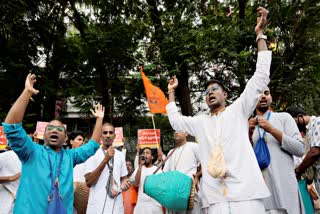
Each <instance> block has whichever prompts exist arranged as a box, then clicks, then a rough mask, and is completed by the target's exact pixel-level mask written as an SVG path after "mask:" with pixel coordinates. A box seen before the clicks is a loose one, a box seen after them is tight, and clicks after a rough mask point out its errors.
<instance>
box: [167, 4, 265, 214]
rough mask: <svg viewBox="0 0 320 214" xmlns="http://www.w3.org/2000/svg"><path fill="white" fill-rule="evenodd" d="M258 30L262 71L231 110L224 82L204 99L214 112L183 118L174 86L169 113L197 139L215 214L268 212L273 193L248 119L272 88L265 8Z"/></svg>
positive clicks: (176, 127) (174, 84) (179, 128)
mask: <svg viewBox="0 0 320 214" xmlns="http://www.w3.org/2000/svg"><path fill="white" fill-rule="evenodd" d="M257 12H258V15H260V17H258V19H257V25H256V27H255V32H256V35H257V39H256V41H257V46H258V60H257V65H256V71H255V73H254V75H253V76H252V77H251V79H250V80H249V81H248V83H247V85H246V88H245V90H244V91H243V92H242V94H241V95H240V97H239V98H238V99H237V100H235V101H234V102H233V103H232V104H231V105H230V106H228V107H226V98H227V93H226V90H225V87H224V86H223V85H222V84H221V83H220V82H219V81H215V80H213V81H209V82H208V84H207V85H206V91H205V92H204V96H205V99H206V102H207V105H208V107H209V108H210V113H209V114H207V115H197V116H193V117H191V116H189V117H188V116H182V115H181V114H180V113H179V111H178V108H177V106H176V104H175V94H174V93H175V89H176V88H177V87H178V80H177V78H176V77H173V78H172V79H170V81H169V84H168V94H169V104H168V105H167V107H166V109H167V113H168V117H169V121H170V124H171V126H172V127H173V129H174V130H176V131H180V132H186V133H188V134H190V135H192V136H195V137H196V139H197V140H198V142H199V151H200V154H201V156H200V162H201V167H202V181H203V182H202V183H201V185H202V186H201V190H203V195H204V198H205V199H206V200H205V201H206V202H208V205H209V207H208V208H206V212H207V213H209V214H212V213H215V214H216V213H222V214H226V213H238V214H239V213H240V214H242V213H246V214H257V213H259V214H262V213H265V208H264V204H263V200H262V199H263V198H266V197H269V196H270V193H269V191H268V188H267V186H266V184H265V183H264V181H263V177H262V174H261V171H260V169H259V166H258V163H257V161H256V158H255V154H254V152H253V149H252V147H251V145H250V142H249V137H248V118H249V117H250V115H251V113H252V112H253V110H254V108H255V107H256V104H257V101H258V97H259V95H260V94H261V93H262V92H263V90H264V89H265V88H266V87H267V85H268V83H269V81H270V80H269V74H270V64H271V52H270V51H268V49H267V44H266V41H265V39H266V36H265V35H264V34H263V29H264V26H265V24H266V22H267V13H268V12H267V10H266V9H265V8H263V7H259V8H258V10H257Z"/></svg>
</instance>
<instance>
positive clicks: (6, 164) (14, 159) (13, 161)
mask: <svg viewBox="0 0 320 214" xmlns="http://www.w3.org/2000/svg"><path fill="white" fill-rule="evenodd" d="M19 172H21V162H20V160H19V158H18V156H17V155H16V153H14V152H13V151H12V150H11V151H7V152H3V153H0V176H1V177H2V176H13V175H16V174H17V173H19ZM19 181H20V179H17V180H15V181H13V182H7V183H2V184H0V207H1V208H0V213H1V214H8V213H12V211H13V206H14V200H15V196H16V192H17V190H18V186H19Z"/></svg>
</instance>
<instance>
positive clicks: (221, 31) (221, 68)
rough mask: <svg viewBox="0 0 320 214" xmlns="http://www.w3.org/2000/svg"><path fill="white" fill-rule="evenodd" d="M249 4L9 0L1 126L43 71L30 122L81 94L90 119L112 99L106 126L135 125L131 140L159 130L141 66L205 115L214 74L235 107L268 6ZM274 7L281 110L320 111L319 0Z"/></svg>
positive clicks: (274, 82) (188, 111) (2, 37)
mask: <svg viewBox="0 0 320 214" xmlns="http://www.w3.org/2000/svg"><path fill="white" fill-rule="evenodd" d="M230 2H231V1H230ZM248 2H249V1H236V2H235V1H232V2H231V3H229V1H225V2H223V3H220V1H209V2H208V1H202V0H201V1H188V0H170V1H167V0H165V1H156V0H147V1H139V0H129V1H123V0H120V1H118V0H117V1H114V0H109V1H101V0H98V1H53V0H42V1H35V0H28V1H26V0H12V1H9V2H2V3H0V16H1V19H0V49H1V52H0V90H1V93H0V120H1V121H3V119H4V117H5V115H6V112H7V111H8V110H9V108H10V107H11V104H12V103H13V102H14V100H15V99H16V98H17V97H18V96H19V94H20V92H21V90H22V88H23V85H24V79H25V76H26V75H27V73H28V72H29V71H32V72H35V73H37V75H38V83H37V86H36V87H37V88H38V89H39V90H40V94H39V95H37V96H35V97H34V99H35V102H34V103H31V104H30V106H29V109H28V112H30V113H32V114H31V115H32V116H29V117H26V118H25V119H26V123H28V124H34V121H35V120H40V119H41V120H49V119H52V118H53V117H54V110H55V102H56V101H57V100H60V99H70V98H73V99H72V101H73V104H75V105H76V106H77V107H79V108H80V109H81V111H82V112H84V113H88V114H87V115H89V109H90V108H91V107H92V104H93V103H95V102H102V104H103V105H105V106H106V120H108V121H113V122H115V123H116V124H118V125H121V126H124V127H127V128H126V130H129V131H128V132H129V133H130V135H133V134H134V133H135V129H136V128H142V127H147V126H148V127H149V126H150V121H149V122H146V121H148V119H147V118H146V117H144V116H145V115H146V113H147V112H148V107H147V106H146V104H145V101H146V99H145V93H144V88H143V85H142V81H141V79H140V75H139V71H138V69H137V66H138V65H139V64H140V63H142V64H144V65H145V66H144V70H145V73H146V75H147V76H149V77H150V79H151V81H152V82H153V83H154V84H155V85H157V86H159V87H160V88H161V89H162V90H163V91H166V88H167V79H168V77H169V75H170V74H176V75H177V76H178V78H179V82H180V83H179V88H178V90H177V97H178V101H179V105H180V107H181V110H182V113H183V114H185V115H193V114H196V113H197V112H198V111H199V110H203V109H201V108H197V106H195V105H192V103H191V102H192V101H191V100H192V99H195V98H197V99H199V101H201V99H202V98H198V94H199V92H201V91H203V90H204V84H205V82H206V80H208V79H211V78H215V79H218V80H220V81H221V82H223V83H224V84H225V85H226V87H227V89H228V94H229V98H228V101H229V102H230V103H231V102H233V101H234V100H235V99H236V98H237V97H238V96H239V95H240V93H241V92H242V91H243V89H244V87H245V85H246V82H247V81H248V79H249V78H250V77H251V76H252V75H253V73H254V70H255V63H256V58H257V54H256V48H255V46H256V45H255V33H254V26H255V22H256V8H257V6H258V5H257V4H256V3H255V4H254V5H251V4H249V3H248ZM228 4H230V5H232V6H234V13H233V14H232V15H231V16H227V15H226V14H227V13H228V12H229V11H228V6H229V5H228ZM268 4H269V6H268V9H269V11H270V17H269V18H270V19H269V20H270V21H269V23H268V26H267V29H268V30H267V32H266V33H267V35H268V37H269V40H270V41H271V44H270V45H271V46H272V47H271V48H272V50H273V61H272V67H271V83H270V88H271V93H272V95H273V101H274V102H273V105H274V106H273V108H274V109H275V110H282V109H284V108H286V107H287V106H289V105H292V104H295V105H303V106H305V107H306V109H307V111H308V112H310V113H313V114H318V113H319V110H318V109H319V107H320V100H319V92H320V91H319V90H320V88H319V87H318V85H319V77H320V74H319V68H320V54H319V46H320V44H319V41H320V38H319V37H320V32H319V31H320V28H319V25H320V16H319V14H320V13H319V12H320V11H319V10H320V5H319V2H318V1H317V0H305V1H284V0H282V1H281V0H277V1H269V3H268ZM159 77H160V78H159ZM62 116H63V115H62ZM157 120H159V121H157ZM156 123H159V127H161V129H164V130H165V131H164V132H165V133H166V132H168V133H169V132H170V131H169V130H170V126H169V124H168V121H167V120H166V119H165V117H163V116H160V115H159V117H158V115H157V116H156ZM133 127H134V128H133ZM149 128H150V127H149ZM132 130H133V131H132ZM168 136H169V135H168Z"/></svg>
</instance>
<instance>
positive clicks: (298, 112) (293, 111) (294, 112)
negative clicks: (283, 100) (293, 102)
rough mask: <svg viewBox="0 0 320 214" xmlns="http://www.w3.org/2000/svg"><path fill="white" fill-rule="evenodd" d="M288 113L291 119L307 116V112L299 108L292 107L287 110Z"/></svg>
mask: <svg viewBox="0 0 320 214" xmlns="http://www.w3.org/2000/svg"><path fill="white" fill-rule="evenodd" d="M286 112H288V113H289V114H290V115H291V117H297V116H298V115H307V113H306V112H305V110H304V109H303V108H302V107H299V106H291V107H289V108H287V110H286Z"/></svg>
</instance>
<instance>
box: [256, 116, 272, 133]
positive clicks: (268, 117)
mask: <svg viewBox="0 0 320 214" xmlns="http://www.w3.org/2000/svg"><path fill="white" fill-rule="evenodd" d="M270 115H271V111H268V113H267V120H269V119H270ZM258 133H259V138H264V136H265V135H266V131H265V130H263V132H262V137H261V134H260V127H259V126H258Z"/></svg>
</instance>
